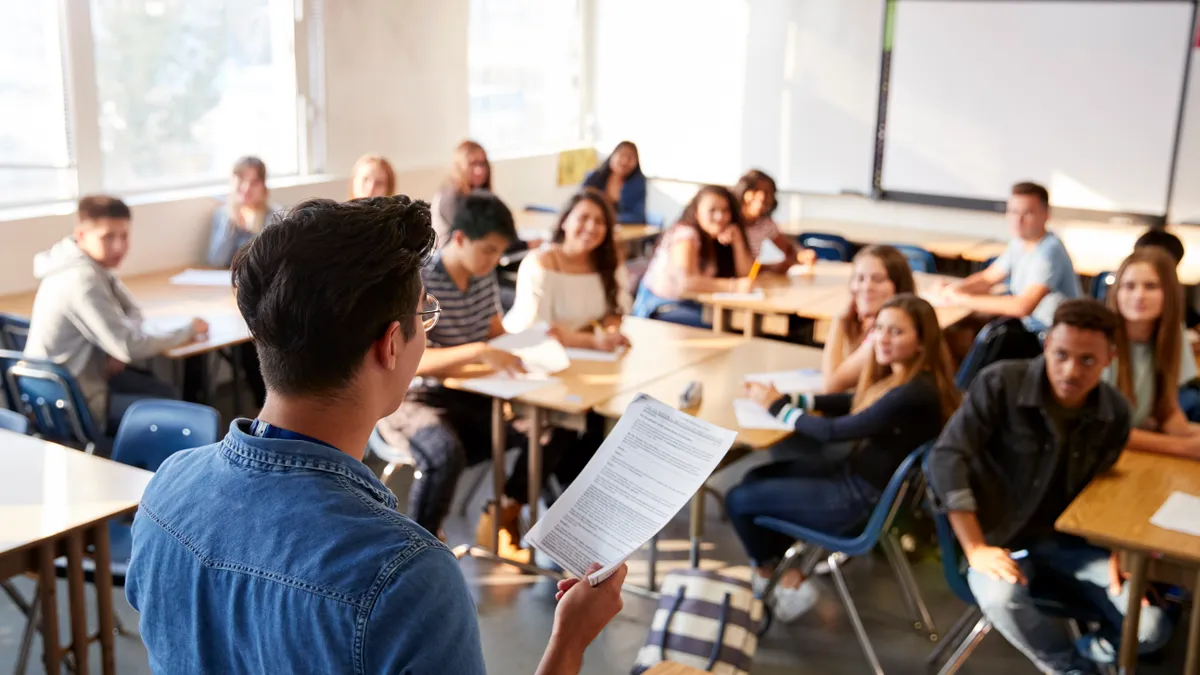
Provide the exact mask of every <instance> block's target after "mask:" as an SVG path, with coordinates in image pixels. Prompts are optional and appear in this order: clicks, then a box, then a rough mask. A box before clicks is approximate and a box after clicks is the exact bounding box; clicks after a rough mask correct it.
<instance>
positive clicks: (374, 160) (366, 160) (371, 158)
mask: <svg viewBox="0 0 1200 675" xmlns="http://www.w3.org/2000/svg"><path fill="white" fill-rule="evenodd" d="M368 166H377V167H379V168H380V169H383V174H384V175H385V176H387V193H388V196H389V197H390V196H392V195H394V194H396V170H395V169H393V168H392V163H391V162H389V161H387V160H386V159H384V158H383V155H363V156H362V157H359V158H358V160H357V161H355V162H354V166H353V167H352V168H351V169H350V186H349V188H348V189H347V191H346V194H347V198H348V199H354V179H356V178H358V172H359V171H362V170H363V169H364V168H365V167H368Z"/></svg>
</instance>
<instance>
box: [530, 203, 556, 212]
mask: <svg viewBox="0 0 1200 675" xmlns="http://www.w3.org/2000/svg"><path fill="white" fill-rule="evenodd" d="M525 210H526V211H532V212H533V213H558V209H556V208H554V207H553V206H547V205H546V204H526V205H525Z"/></svg>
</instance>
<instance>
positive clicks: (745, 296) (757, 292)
mask: <svg viewBox="0 0 1200 675" xmlns="http://www.w3.org/2000/svg"><path fill="white" fill-rule="evenodd" d="M766 297H767V294H766V293H765V292H764V291H763V289H761V288H756V289H754V290H752V291H750V292H749V293H713V294H712V299H713V302H720V301H721V300H763V299H765V298H766Z"/></svg>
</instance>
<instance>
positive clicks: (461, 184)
mask: <svg viewBox="0 0 1200 675" xmlns="http://www.w3.org/2000/svg"><path fill="white" fill-rule="evenodd" d="M472 152H479V153H483V162H484V163H485V164H487V180H485V181H484V182H483V185H480V186H479V187H478V188H475V187H474V186H472V185H471V178H470V175H469V172H470V168H471V167H470V165H469V163H468V162H469V160H470V155H471V153H472ZM446 182H447V183H448V184H449V185H453V186H454V189H455V190H456V191H457V192H458V193H459V194H462V195H465V194H467V193H469V192H471V191H472V190H475V189H481V190H487V191H489V192H490V191H491V189H492V162H491V160H489V159H488V156H487V151H486V150H484V149H483V146H482V145H480V144H478V143H476V142H475V141H471V140H466V141H463V142H462V143H459V144H458V147H456V148H454V161H453V163H452V164H451V166H450V177H449V178H447V179H446Z"/></svg>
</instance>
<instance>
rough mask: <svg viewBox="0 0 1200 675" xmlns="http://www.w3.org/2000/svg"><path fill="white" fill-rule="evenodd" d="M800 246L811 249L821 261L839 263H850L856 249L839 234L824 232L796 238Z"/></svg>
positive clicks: (809, 233)
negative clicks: (852, 253)
mask: <svg viewBox="0 0 1200 675" xmlns="http://www.w3.org/2000/svg"><path fill="white" fill-rule="evenodd" d="M796 240H797V241H799V242H800V245H801V246H803V247H804V248H811V249H812V250H814V251H816V253H817V258H818V259H820V260H836V261H839V262H850V255H851V252H852V251H853V250H854V247H853V246H851V245H850V242H849V241H847V240H846V238H845V237H843V236H841V235H838V234H827V233H824V232H805V233H803V234H801V235H800V236H799V237H797V238H796Z"/></svg>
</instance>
